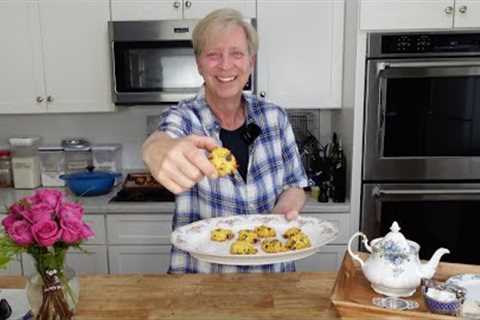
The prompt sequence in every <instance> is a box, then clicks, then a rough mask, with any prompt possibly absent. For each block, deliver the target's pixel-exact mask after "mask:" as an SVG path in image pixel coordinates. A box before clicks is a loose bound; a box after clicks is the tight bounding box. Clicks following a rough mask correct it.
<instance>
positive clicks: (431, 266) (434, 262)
mask: <svg viewBox="0 0 480 320" xmlns="http://www.w3.org/2000/svg"><path fill="white" fill-rule="evenodd" d="M446 253H450V250H448V249H445V248H440V249H437V251H435V253H434V254H433V256H432V257H431V258H430V261H428V262H427V263H424V264H422V265H421V266H420V273H421V274H422V278H427V279H430V278H431V277H433V275H434V274H435V270H437V266H438V263H439V262H440V259H441V258H442V256H443V255H444V254H446Z"/></svg>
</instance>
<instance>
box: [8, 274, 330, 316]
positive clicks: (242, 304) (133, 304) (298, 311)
mask: <svg viewBox="0 0 480 320" xmlns="http://www.w3.org/2000/svg"><path fill="white" fill-rule="evenodd" d="M335 277H336V273H331V272H329V273H321V272H316V273H303V272H296V273H273V274H270V273H268V274H238V273H237V274H214V275H200V274H195V275H166V274H161V275H160V274H159V275H145V274H130V275H85V276H80V302H79V304H78V306H77V310H76V312H75V319H76V320H87V319H88V320H97V319H98V320H100V319H101V320H104V319H115V320H120V319H129V320H132V319H188V320H193V319H209V320H217V319H218V320H235V319H275V320H282V319H285V320H287V319H288V320H301V319H317V320H319V319H336V318H338V314H337V312H336V311H335V308H334V306H333V305H332V304H331V302H330V295H331V291H332V288H333V286H334V282H335ZM24 284H25V279H24V278H22V277H6V276H5V277H0V287H2V288H22V287H23V286H24Z"/></svg>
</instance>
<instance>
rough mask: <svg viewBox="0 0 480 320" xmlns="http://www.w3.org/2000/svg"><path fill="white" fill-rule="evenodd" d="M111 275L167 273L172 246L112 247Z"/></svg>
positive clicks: (109, 252) (110, 250)
mask: <svg viewBox="0 0 480 320" xmlns="http://www.w3.org/2000/svg"><path fill="white" fill-rule="evenodd" d="M108 255H109V260H110V272H111V273H139V272H140V273H158V272H167V270H168V266H169V264H170V246H111V247H109V249H108Z"/></svg>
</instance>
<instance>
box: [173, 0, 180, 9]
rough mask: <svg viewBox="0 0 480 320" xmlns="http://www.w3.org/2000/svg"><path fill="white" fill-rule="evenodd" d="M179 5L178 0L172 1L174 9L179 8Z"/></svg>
mask: <svg viewBox="0 0 480 320" xmlns="http://www.w3.org/2000/svg"><path fill="white" fill-rule="evenodd" d="M180 5H181V3H180V1H175V2H174V3H173V7H174V8H175V9H178V8H180Z"/></svg>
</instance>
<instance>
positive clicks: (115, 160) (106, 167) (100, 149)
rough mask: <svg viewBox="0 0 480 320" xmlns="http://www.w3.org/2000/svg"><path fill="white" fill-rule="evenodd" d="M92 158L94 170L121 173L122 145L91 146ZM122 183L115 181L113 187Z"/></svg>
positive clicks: (118, 180) (119, 178) (119, 180)
mask: <svg viewBox="0 0 480 320" xmlns="http://www.w3.org/2000/svg"><path fill="white" fill-rule="evenodd" d="M92 158H93V166H94V167H95V170H102V171H112V172H118V173H121V172H122V169H123V168H122V145H121V144H119V143H110V144H107V143H104V144H94V145H92ZM121 181H122V178H121V177H118V178H116V179H115V185H118V184H119V183H120V182H121Z"/></svg>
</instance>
